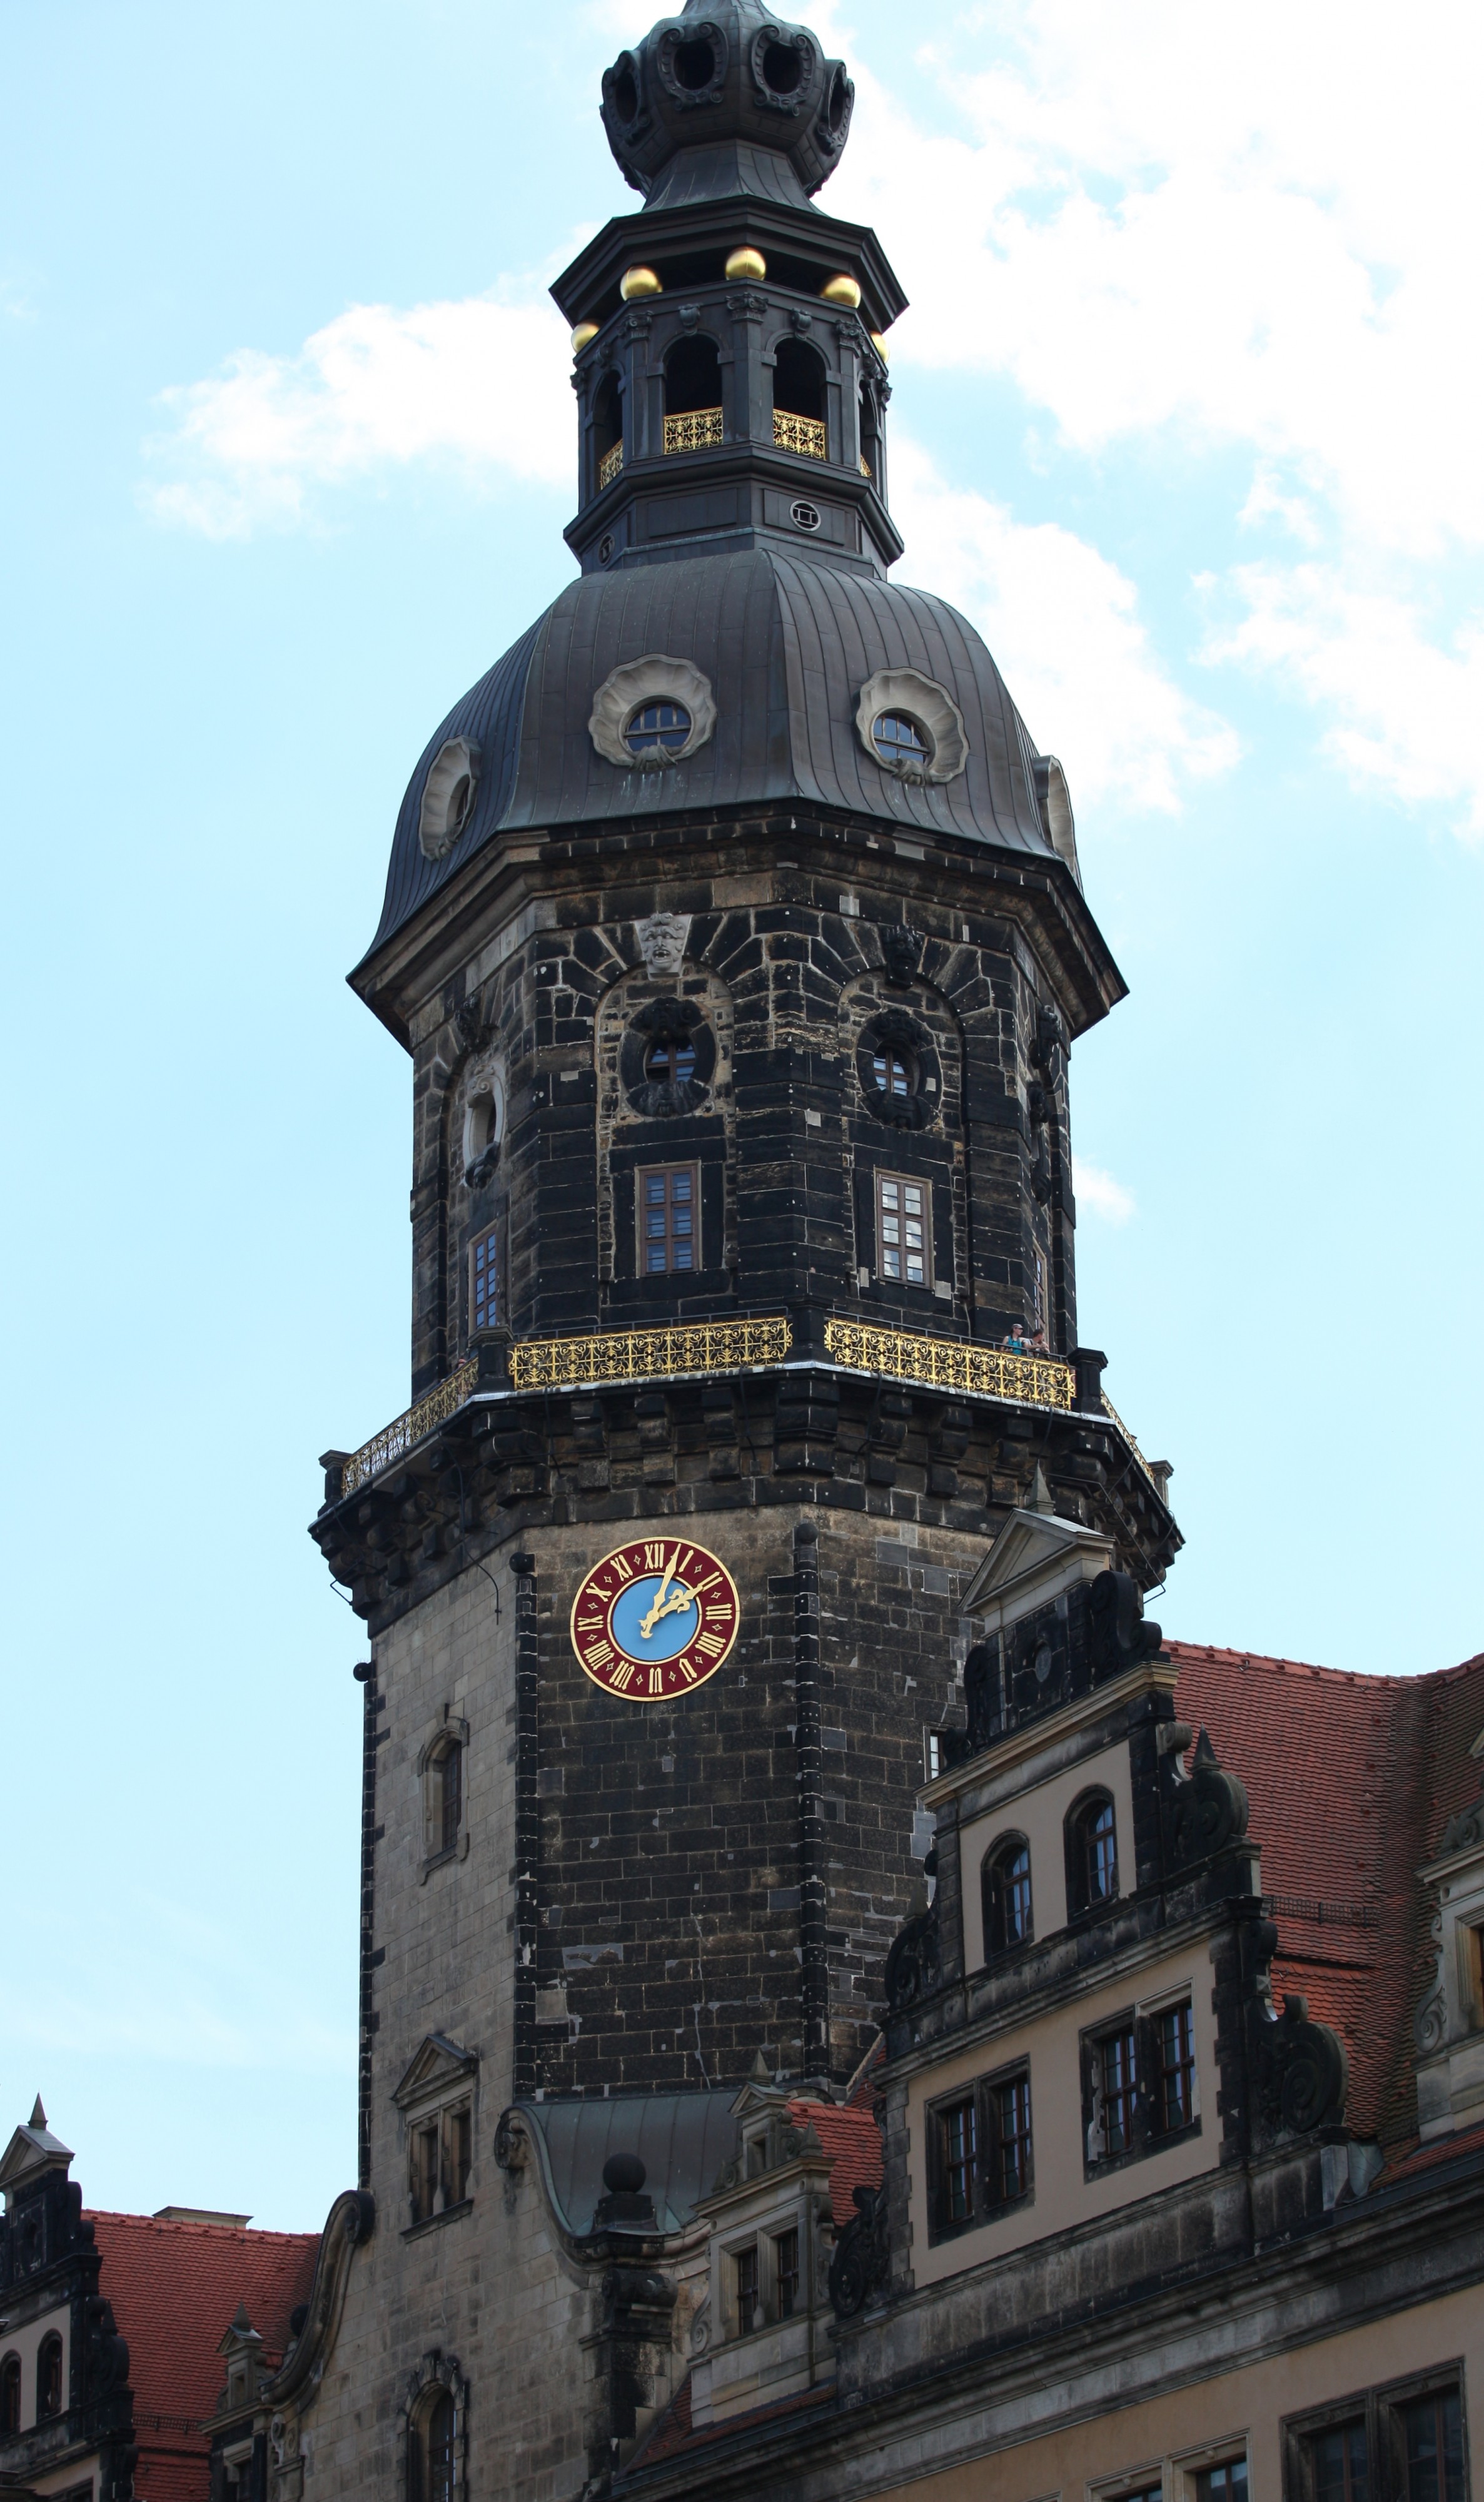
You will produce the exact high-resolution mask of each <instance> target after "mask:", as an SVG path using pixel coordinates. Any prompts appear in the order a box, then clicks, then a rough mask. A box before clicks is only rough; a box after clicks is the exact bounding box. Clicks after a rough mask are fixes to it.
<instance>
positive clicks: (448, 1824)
mask: <svg viewBox="0 0 1484 2502" xmlns="http://www.w3.org/2000/svg"><path fill="white" fill-rule="evenodd" d="M463 1754H464V1750H463V1746H462V1744H461V1742H460V1741H459V1740H458V1739H457V1738H455V1737H449V1738H441V1739H439V1741H437V1743H436V1744H435V1745H433V1746H431V1747H430V1748H429V1749H428V1756H427V1763H426V1766H425V1768H424V1772H423V1784H424V1805H425V1818H426V1838H425V1843H424V1848H425V1850H426V1854H427V1856H428V1858H429V1859H441V1858H443V1856H444V1855H445V1853H446V1852H448V1851H451V1850H456V1849H457V1847H458V1839H459V1835H460V1834H461V1832H462V1831H463V1811H464V1777H463V1773H464V1763H463Z"/></svg>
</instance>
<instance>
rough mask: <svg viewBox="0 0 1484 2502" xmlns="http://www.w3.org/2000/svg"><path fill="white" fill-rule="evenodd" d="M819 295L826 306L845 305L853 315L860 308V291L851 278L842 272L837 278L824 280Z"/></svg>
mask: <svg viewBox="0 0 1484 2502" xmlns="http://www.w3.org/2000/svg"><path fill="white" fill-rule="evenodd" d="M820 293H821V295H822V296H823V297H824V299H825V301H826V304H845V305H848V306H849V308H850V310H851V312H852V313H854V312H856V311H857V309H858V308H859V306H860V287H858V286H857V285H856V282H855V280H854V279H853V278H847V277H846V275H845V273H844V271H843V270H842V271H841V273H840V275H839V277H838V278H826V281H825V284H824V286H823V287H821V288H820Z"/></svg>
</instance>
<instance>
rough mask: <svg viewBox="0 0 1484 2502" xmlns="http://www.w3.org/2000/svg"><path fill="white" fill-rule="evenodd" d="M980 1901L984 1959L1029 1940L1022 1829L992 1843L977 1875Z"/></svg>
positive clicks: (1026, 1861) (1027, 1849)
mask: <svg viewBox="0 0 1484 2502" xmlns="http://www.w3.org/2000/svg"><path fill="white" fill-rule="evenodd" d="M980 1884H981V1888H982V1892H983V1902H984V1959H985V1961H986V1963H991V1962H993V1961H994V1959H995V1956H996V1955H1002V1954H1010V1953H1012V1952H1013V1950H1014V1949H1015V1947H1016V1946H1025V1945H1029V1944H1030V1940H1031V1937H1032V1935H1033V1928H1032V1923H1031V1911H1030V1846H1029V1843H1028V1842H1027V1840H1026V1837H1025V1835H1024V1834H1023V1833H1010V1834H1006V1836H1005V1837H1004V1839H1003V1841H1001V1842H998V1843H995V1847H994V1849H993V1850H991V1851H990V1852H989V1853H988V1855H987V1857H986V1859H985V1862H984V1867H983V1870H982V1871H981V1875H980Z"/></svg>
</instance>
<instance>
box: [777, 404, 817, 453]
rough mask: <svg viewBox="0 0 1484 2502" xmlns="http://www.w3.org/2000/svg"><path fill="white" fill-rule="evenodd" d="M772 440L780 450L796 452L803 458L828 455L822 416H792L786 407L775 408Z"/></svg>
mask: <svg viewBox="0 0 1484 2502" xmlns="http://www.w3.org/2000/svg"><path fill="white" fill-rule="evenodd" d="M773 441H774V444H775V445H776V446H777V449H778V450H779V451H780V452H797V453H798V454H799V455H800V456H802V457H803V458H804V459H805V460H827V459H828V457H829V437H828V435H827V433H826V430H825V423H824V420H823V419H822V418H818V417H794V416H793V415H792V414H791V413H790V411H789V410H788V409H786V408H775V409H774V411H773Z"/></svg>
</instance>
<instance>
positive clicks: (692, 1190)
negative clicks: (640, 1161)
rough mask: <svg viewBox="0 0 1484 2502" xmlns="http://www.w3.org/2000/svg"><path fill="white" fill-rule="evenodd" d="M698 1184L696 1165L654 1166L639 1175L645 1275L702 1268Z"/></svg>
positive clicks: (641, 1253)
mask: <svg viewBox="0 0 1484 2502" xmlns="http://www.w3.org/2000/svg"><path fill="white" fill-rule="evenodd" d="M698 1185H699V1174H698V1173H697V1170H696V1167H695V1166H694V1165H651V1166H649V1167H648V1168H647V1169H646V1170H644V1171H642V1172H641V1173H640V1174H639V1177H638V1192H639V1269H640V1273H641V1275H643V1276H646V1277H663V1276H666V1275H668V1274H670V1273H671V1272H672V1271H674V1270H676V1269H686V1268H699V1267H700V1241H699V1234H700V1223H699V1217H700V1206H699V1202H700V1190H699V1186H698Z"/></svg>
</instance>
